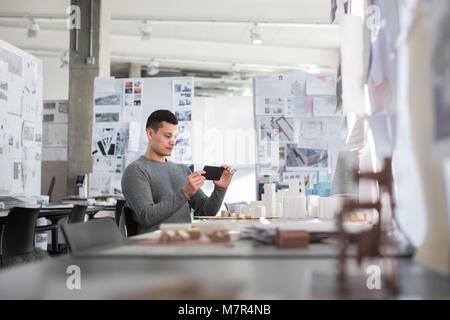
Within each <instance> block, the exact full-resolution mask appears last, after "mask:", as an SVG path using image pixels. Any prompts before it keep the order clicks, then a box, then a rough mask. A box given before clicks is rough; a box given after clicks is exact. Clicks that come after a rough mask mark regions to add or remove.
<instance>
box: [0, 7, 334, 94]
mask: <svg viewBox="0 0 450 320" xmlns="http://www.w3.org/2000/svg"><path fill="white" fill-rule="evenodd" d="M102 1H104V0H102ZM110 2H111V48H110V53H111V71H112V74H113V75H115V76H125V77H126V76H127V74H128V69H129V66H130V63H137V64H140V65H142V75H143V76H146V75H147V70H148V69H149V68H147V65H148V64H150V62H151V61H152V60H154V61H156V62H157V63H158V64H159V69H160V72H159V73H158V74H157V75H156V76H164V75H193V76H198V77H201V78H204V79H203V80H204V81H203V82H204V83H205V84H204V85H203V86H208V85H207V84H206V83H209V85H210V86H211V87H213V89H214V88H216V89H217V88H218V91H221V90H222V91H223V90H224V89H223V87H224V85H223V84H224V83H225V84H227V83H229V87H232V88H241V90H240V91H239V90H237V89H236V90H237V91H236V90H235V91H234V92H235V93H236V92H238V94H240V93H242V90H244V89H245V88H248V87H249V86H251V84H250V83H251V82H250V81H249V80H248V79H250V77H252V76H253V75H255V74H260V73H280V72H284V73H286V72H295V71H299V70H303V71H311V72H314V71H317V70H318V69H320V70H324V71H330V70H335V69H336V67H337V64H338V60H339V46H340V30H339V21H337V22H335V24H330V23H329V21H330V6H331V1H330V0H219V1H211V0H189V1H179V0H128V1H126V2H124V1H123V0H122V1H121V0H110ZM37 4H38V5H37ZM68 5H69V1H61V0H40V1H39V2H36V1H32V0H22V1H17V0H2V1H1V2H0V38H1V39H3V40H5V41H7V42H10V43H12V44H14V45H16V46H18V47H20V48H22V49H25V50H27V51H30V52H31V53H33V54H35V55H38V56H40V55H57V56H61V54H62V53H63V52H65V51H67V50H68V44H69V30H68V29H67V27H66V23H65V20H66V19H67V17H68V15H67V14H66V8H67V7H68ZM26 16H30V17H33V18H34V20H35V22H36V23H38V24H39V32H38V34H37V37H36V38H28V37H27V26H28V24H29V20H28V19H26V18H24V17H26ZM338 16H339V15H338ZM146 21H148V22H146ZM145 23H147V24H148V25H150V26H151V39H150V40H148V41H144V40H141V29H142V28H143V25H144V24H145ZM255 23H257V25H258V27H257V28H258V32H259V33H260V34H261V40H262V43H261V44H259V45H255V44H252V43H251V40H250V30H251V29H252V28H253V27H254V25H255ZM218 79H222V80H224V81H218ZM221 84H222V85H221ZM225 87H226V85H225ZM212 91H214V90H212ZM232 91H233V90H232ZM198 92H199V93H201V91H198ZM205 92H206V91H205ZM205 95H207V94H205Z"/></svg>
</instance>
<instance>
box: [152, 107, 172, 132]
mask: <svg viewBox="0 0 450 320" xmlns="http://www.w3.org/2000/svg"><path fill="white" fill-rule="evenodd" d="M163 121H165V122H168V123H171V124H178V120H177V118H176V117H175V115H174V114H173V113H172V112H170V111H169V110H156V111H153V112H152V114H151V115H150V117H148V119H147V125H146V129H148V128H152V129H153V130H155V132H157V131H158V129H159V128H161V127H162V124H161V122H163Z"/></svg>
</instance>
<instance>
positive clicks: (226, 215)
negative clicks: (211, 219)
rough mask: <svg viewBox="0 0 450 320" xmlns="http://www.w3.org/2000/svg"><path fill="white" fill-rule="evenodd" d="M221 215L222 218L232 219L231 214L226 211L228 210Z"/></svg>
mask: <svg viewBox="0 0 450 320" xmlns="http://www.w3.org/2000/svg"><path fill="white" fill-rule="evenodd" d="M220 215H221V216H222V217H230V216H231V213H230V212H228V211H226V210H222V211H221V212H220Z"/></svg>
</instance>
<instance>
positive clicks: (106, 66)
mask: <svg viewBox="0 0 450 320" xmlns="http://www.w3.org/2000/svg"><path fill="white" fill-rule="evenodd" d="M71 5H77V6H79V7H80V14H81V28H80V29H79V30H71V31H70V65H69V130H68V172H67V193H68V194H69V195H73V194H78V190H77V188H76V186H75V179H76V176H77V175H84V174H89V173H91V172H92V157H91V144H92V126H93V97H94V79H95V77H108V76H109V75H110V22H111V0H71ZM91 6H92V7H91ZM91 8H93V10H91ZM91 13H92V15H91ZM91 20H92V21H93V24H92V28H91Z"/></svg>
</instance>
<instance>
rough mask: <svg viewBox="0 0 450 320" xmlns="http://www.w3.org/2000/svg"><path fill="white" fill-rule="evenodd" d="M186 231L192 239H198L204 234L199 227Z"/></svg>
mask: <svg viewBox="0 0 450 320" xmlns="http://www.w3.org/2000/svg"><path fill="white" fill-rule="evenodd" d="M186 232H187V233H188V234H189V237H190V239H191V240H198V239H200V238H201V236H202V232H201V231H200V230H199V229H187V230H186Z"/></svg>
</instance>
